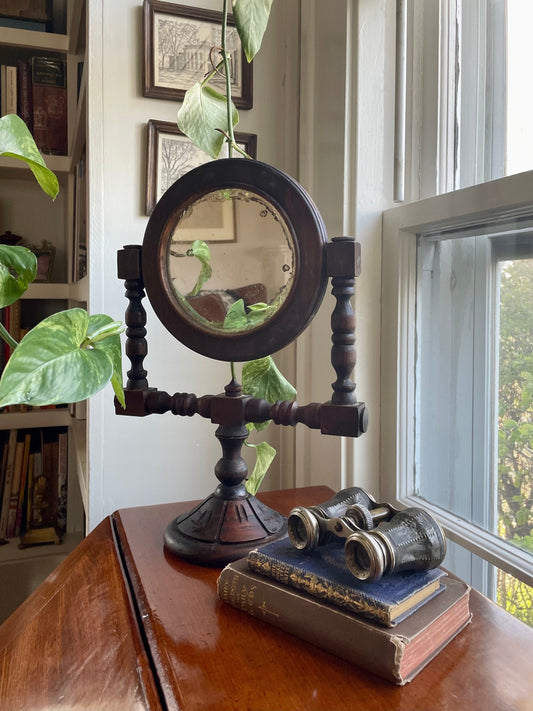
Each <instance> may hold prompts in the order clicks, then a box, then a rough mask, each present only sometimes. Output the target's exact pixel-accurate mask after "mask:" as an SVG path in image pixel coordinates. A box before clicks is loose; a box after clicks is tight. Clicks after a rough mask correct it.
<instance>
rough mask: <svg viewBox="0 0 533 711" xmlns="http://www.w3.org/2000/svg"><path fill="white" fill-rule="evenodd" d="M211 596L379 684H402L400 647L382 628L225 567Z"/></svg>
mask: <svg viewBox="0 0 533 711" xmlns="http://www.w3.org/2000/svg"><path fill="white" fill-rule="evenodd" d="M217 592H218V596H219V598H220V599H221V600H222V601H223V602H225V603H228V604H229V605H231V606H232V607H234V608H236V609H238V610H242V611H243V612H246V613H248V614H249V615H252V616H253V617H257V618H259V619H261V620H263V621H264V622H267V623H268V624H270V625H273V626H275V627H278V628H280V629H282V630H285V631H286V632H289V633H290V634H293V635H295V636H297V637H299V638H301V639H303V640H305V641H306V642H310V643H311V644H314V645H315V646H317V647H320V648H321V649H323V650H325V651H326V652H329V653H331V654H334V655H335V656H337V657H340V658H341V659H344V660H346V661H348V662H350V663H352V664H355V665H356V666H359V667H362V668H364V669H367V670H368V671H371V672H372V673H374V674H377V675H378V676H380V677H382V678H383V679H387V680H388V681H392V682H394V683H396V684H403V683H404V681H405V680H404V679H402V677H401V674H400V664H401V658H402V654H403V651H404V644H403V642H402V640H401V639H400V638H399V637H395V636H394V635H391V634H387V633H386V632H385V631H384V629H383V628H380V627H378V626H374V625H372V624H370V623H368V622H366V621H365V620H362V619H360V618H357V617H355V616H352V615H349V614H346V613H343V612H342V610H337V609H335V608H333V607H330V606H329V605H328V604H324V603H321V602H319V601H318V600H315V599H313V598H312V597H308V596H306V595H305V596H304V595H301V594H299V593H298V592H293V591H291V590H290V589H287V588H285V589H284V588H282V587H281V586H279V585H276V584H275V583H273V582H272V581H269V580H268V579H264V578H261V576H259V575H253V574H249V573H247V572H244V571H237V570H235V569H232V568H230V567H227V568H224V569H223V570H222V572H221V574H220V576H219V578H218V582H217ZM311 620H312V624H311V623H310V621H311Z"/></svg>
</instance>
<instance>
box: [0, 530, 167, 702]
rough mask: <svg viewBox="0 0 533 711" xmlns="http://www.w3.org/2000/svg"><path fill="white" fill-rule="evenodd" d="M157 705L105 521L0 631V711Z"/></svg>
mask: <svg viewBox="0 0 533 711" xmlns="http://www.w3.org/2000/svg"><path fill="white" fill-rule="evenodd" d="M62 708H64V709H76V710H79V711H82V710H83V711H85V710H86V711H126V710H127V711H130V710H137V709H138V710H139V711H141V710H143V711H144V710H145V709H154V710H157V711H159V710H160V709H162V706H161V704H160V701H159V695H158V691H157V688H156V685H155V683H154V676H153V675H152V672H151V669H150V665H149V662H148V658H147V655H146V653H145V648H144V645H143V642H142V640H141V637H140V634H139V630H138V627H137V623H136V619H135V615H134V613H133V607H132V604H131V599H130V595H129V590H128V588H127V586H126V584H125V578H124V574H123V568H122V565H121V561H120V557H119V555H118V552H117V546H116V542H115V538H114V534H113V530H112V526H111V521H110V520H109V519H106V520H105V521H103V522H102V523H101V524H100V526H98V527H97V528H96V529H95V530H94V531H93V532H92V533H91V535H90V536H89V537H88V538H86V539H85V540H84V541H82V543H81V544H80V545H79V546H78V547H77V548H76V549H75V550H74V551H73V552H72V553H71V554H70V556H69V557H68V558H67V559H66V560H65V561H64V562H63V563H62V564H61V565H60V566H59V567H58V568H57V569H56V570H55V571H54V573H52V575H50V576H49V577H48V578H47V579H46V581H45V582H44V583H43V584H42V585H41V586H40V587H39V588H38V589H37V590H36V591H35V592H34V593H33V594H32V595H31V596H30V597H29V598H28V599H27V600H26V601H25V602H24V603H23V604H22V605H21V606H20V607H19V608H18V609H17V610H16V611H15V612H14V613H13V615H11V617H9V618H8V619H7V620H6V621H5V622H4V624H3V625H2V626H0V709H1V710H2V711H15V710H17V711H18V710H19V709H24V710H25V711H26V710H27V711H44V710H45V709H46V710H47V711H51V710H52V709H54V710H55V709H62Z"/></svg>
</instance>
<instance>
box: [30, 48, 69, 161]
mask: <svg viewBox="0 0 533 711" xmlns="http://www.w3.org/2000/svg"><path fill="white" fill-rule="evenodd" d="M31 78H32V100H33V137H34V139H35V143H36V144H37V146H38V147H39V149H40V150H41V151H42V152H43V153H53V154H58V155H66V154H67V64H66V62H65V60H63V59H56V58H53V57H33V58H32V75H31Z"/></svg>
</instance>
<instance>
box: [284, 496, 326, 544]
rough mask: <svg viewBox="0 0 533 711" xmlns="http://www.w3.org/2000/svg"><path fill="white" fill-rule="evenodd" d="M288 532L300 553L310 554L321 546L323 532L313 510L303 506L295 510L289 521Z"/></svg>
mask: <svg viewBox="0 0 533 711" xmlns="http://www.w3.org/2000/svg"><path fill="white" fill-rule="evenodd" d="M287 530H288V533H289V538H290V541H291V543H292V545H293V546H294V547H295V548H297V549H298V550H299V551H304V552H306V553H307V552H309V551H312V550H314V549H315V548H316V547H317V546H318V545H320V544H321V542H322V541H321V540H320V539H321V531H320V527H319V524H318V520H317V518H316V516H315V515H314V514H313V512H312V510H310V509H306V508H305V507H303V506H297V507H296V508H294V509H293V510H292V511H291V512H290V514H289V518H288V519H287Z"/></svg>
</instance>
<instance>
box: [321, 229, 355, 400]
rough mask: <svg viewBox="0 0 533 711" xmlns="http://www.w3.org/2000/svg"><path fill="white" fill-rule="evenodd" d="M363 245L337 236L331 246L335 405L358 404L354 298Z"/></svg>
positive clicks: (329, 254) (329, 271)
mask: <svg viewBox="0 0 533 711" xmlns="http://www.w3.org/2000/svg"><path fill="white" fill-rule="evenodd" d="M360 263H361V246H360V244H359V243H358V242H356V241H355V240H354V239H353V237H334V238H333V240H332V241H331V242H330V243H329V244H328V274H329V276H330V277H331V285H332V290H331V293H332V294H333V296H334V297H335V298H336V300H337V301H336V304H335V308H334V309H333V313H332V314H331V340H332V342H333V346H332V348H331V364H332V366H333V368H334V369H335V372H336V374H337V380H336V381H335V382H334V383H332V388H333V395H332V398H331V402H332V403H333V404H334V405H353V404H355V403H356V402H357V399H356V396H355V383H354V382H353V380H352V379H351V374H352V372H353V369H354V367H355V362H356V350H355V314H354V311H353V308H352V304H351V298H352V296H354V294H355V277H356V276H358V274H359V273H360Z"/></svg>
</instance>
